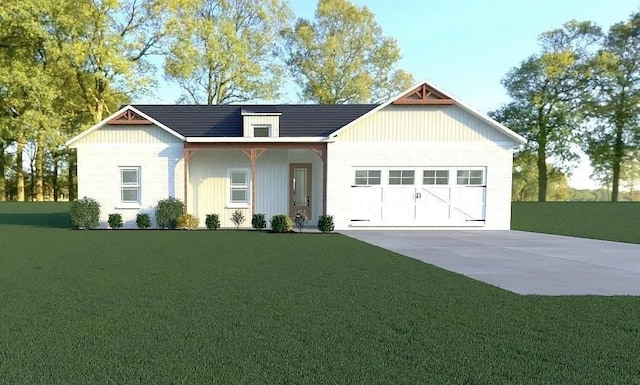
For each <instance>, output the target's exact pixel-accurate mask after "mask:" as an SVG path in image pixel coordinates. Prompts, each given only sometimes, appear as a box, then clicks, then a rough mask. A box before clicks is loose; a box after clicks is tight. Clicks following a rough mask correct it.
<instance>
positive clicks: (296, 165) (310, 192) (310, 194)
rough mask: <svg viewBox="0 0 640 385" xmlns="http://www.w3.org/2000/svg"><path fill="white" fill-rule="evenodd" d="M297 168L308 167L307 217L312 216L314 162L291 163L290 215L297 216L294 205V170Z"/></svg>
mask: <svg viewBox="0 0 640 385" xmlns="http://www.w3.org/2000/svg"><path fill="white" fill-rule="evenodd" d="M296 168H306V169H307V206H306V216H307V219H309V218H311V217H312V214H313V213H312V206H311V202H312V201H313V182H312V180H313V179H312V174H311V172H312V169H313V164H312V163H289V216H290V217H292V218H293V217H295V215H296V208H295V207H296V206H295V205H294V199H293V195H294V194H293V193H294V191H293V171H294V169H296Z"/></svg>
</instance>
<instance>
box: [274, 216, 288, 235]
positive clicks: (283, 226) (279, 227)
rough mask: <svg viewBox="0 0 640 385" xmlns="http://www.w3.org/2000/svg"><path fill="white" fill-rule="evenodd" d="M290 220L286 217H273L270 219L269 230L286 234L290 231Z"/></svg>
mask: <svg viewBox="0 0 640 385" xmlns="http://www.w3.org/2000/svg"><path fill="white" fill-rule="evenodd" d="M291 228H292V224H291V218H289V216H288V215H282V214H280V215H274V216H272V217H271V230H273V232H274V233H286V232H289V231H291Z"/></svg>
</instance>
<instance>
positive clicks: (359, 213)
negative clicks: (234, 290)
mask: <svg viewBox="0 0 640 385" xmlns="http://www.w3.org/2000/svg"><path fill="white" fill-rule="evenodd" d="M351 190H352V195H351V203H352V204H351V207H352V212H351V224H352V225H353V226H483V225H484V219H485V197H486V168H484V167H420V168H370V169H365V168H356V169H354V184H353V185H352V189H351Z"/></svg>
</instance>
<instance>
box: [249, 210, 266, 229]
mask: <svg viewBox="0 0 640 385" xmlns="http://www.w3.org/2000/svg"><path fill="white" fill-rule="evenodd" d="M251 226H252V227H253V228H254V229H256V230H258V231H260V230H262V229H264V228H265V227H267V220H266V219H265V218H264V214H253V218H251Z"/></svg>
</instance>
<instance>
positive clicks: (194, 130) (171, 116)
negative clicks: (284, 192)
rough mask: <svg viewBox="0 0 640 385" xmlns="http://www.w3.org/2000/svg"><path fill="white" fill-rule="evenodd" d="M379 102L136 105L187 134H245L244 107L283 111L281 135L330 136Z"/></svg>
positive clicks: (214, 135)
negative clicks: (243, 122) (243, 132)
mask: <svg viewBox="0 0 640 385" xmlns="http://www.w3.org/2000/svg"><path fill="white" fill-rule="evenodd" d="M377 106H378V105H377V104H296V105H254V104H252V105H221V106H191V105H180V104H178V105H144V104H134V105H132V107H134V108H136V109H137V110H139V111H141V112H143V113H145V114H147V115H149V116H150V117H152V118H153V119H155V120H157V121H159V122H160V123H162V124H164V125H165V126H167V127H169V128H171V129H172V130H174V131H176V132H178V133H179V134H180V135H182V136H187V137H242V111H244V112H245V113H247V111H251V112H252V113H280V114H281V115H280V136H281V137H296V136H321V137H322V136H328V135H329V134H331V133H332V132H334V131H336V130H338V129H339V128H341V127H343V126H345V125H347V124H349V123H350V122H352V121H354V120H355V119H357V118H359V117H360V116H362V115H364V114H366V113H367V112H369V111H371V110H372V109H374V108H375V107H377Z"/></svg>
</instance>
